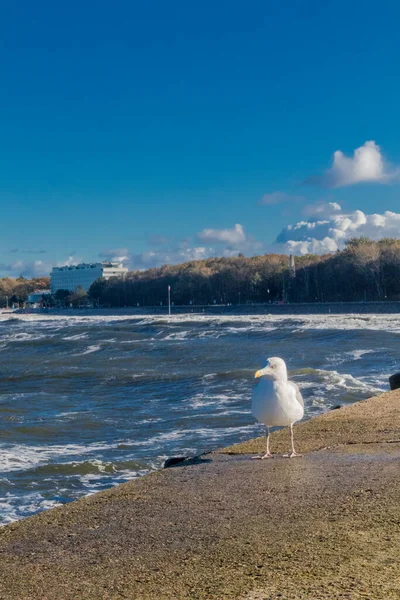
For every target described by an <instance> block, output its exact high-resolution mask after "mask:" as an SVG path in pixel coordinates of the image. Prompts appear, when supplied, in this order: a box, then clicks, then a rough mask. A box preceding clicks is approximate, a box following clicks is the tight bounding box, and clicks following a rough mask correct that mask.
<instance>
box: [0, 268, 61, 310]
mask: <svg viewBox="0 0 400 600" xmlns="http://www.w3.org/2000/svg"><path fill="white" fill-rule="evenodd" d="M48 289H50V277H34V278H33V279H25V277H22V275H21V276H20V277H17V278H13V277H3V278H1V279H0V307H1V308H5V307H6V306H7V305H8V306H12V305H13V304H17V305H22V304H24V303H25V302H26V301H27V299H28V295H29V294H32V293H33V292H35V291H36V290H48Z"/></svg>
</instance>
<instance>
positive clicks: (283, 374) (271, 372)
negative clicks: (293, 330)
mask: <svg viewBox="0 0 400 600" xmlns="http://www.w3.org/2000/svg"><path fill="white" fill-rule="evenodd" d="M254 377H255V378H256V379H258V378H259V377H265V378H267V379H282V380H284V381H286V380H287V369H286V363H285V361H284V360H283V359H282V358H278V357H277V356H273V357H272V358H269V359H268V360H267V364H266V365H265V367H264V368H263V369H260V370H259V371H257V372H256V374H255V375H254Z"/></svg>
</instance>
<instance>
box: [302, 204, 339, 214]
mask: <svg viewBox="0 0 400 600" xmlns="http://www.w3.org/2000/svg"><path fill="white" fill-rule="evenodd" d="M341 210H342V208H341V206H340V204H338V203H337V202H323V201H322V200H319V201H318V202H315V203H314V204H306V205H305V206H304V207H303V209H302V211H301V212H302V214H303V215H304V216H305V217H320V218H324V217H328V216H330V215H333V214H335V213H338V212H340V211H341Z"/></svg>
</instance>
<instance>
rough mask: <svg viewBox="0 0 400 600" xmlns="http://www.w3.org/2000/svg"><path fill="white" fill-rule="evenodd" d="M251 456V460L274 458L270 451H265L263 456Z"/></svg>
mask: <svg viewBox="0 0 400 600" xmlns="http://www.w3.org/2000/svg"><path fill="white" fill-rule="evenodd" d="M251 458H252V459H253V460H264V459H265V458H274V456H273V454H271V453H270V452H267V453H266V454H264V456H252V457H251Z"/></svg>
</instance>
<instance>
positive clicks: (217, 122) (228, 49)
mask: <svg viewBox="0 0 400 600" xmlns="http://www.w3.org/2000/svg"><path fill="white" fill-rule="evenodd" d="M82 4H83V6H82ZM399 19H400V6H399V5H398V3H397V2H395V1H394V0H393V1H386V2H385V1H383V2H380V3H376V2H372V1H369V0H364V1H363V2H361V1H358V0H353V1H352V2H348V1H347V2H344V1H342V0H339V1H337V2H335V3H334V4H332V3H325V2H321V1H309V2H307V1H306V0H301V1H294V0H286V1H285V2H269V1H265V0H263V1H258V0H255V1H250V2H246V3H244V2H235V1H232V0H231V1H229V2H225V1H215V0H214V1H212V2H211V1H210V0H204V1H203V2H202V3H191V2H187V1H185V2H182V1H180V0H176V1H175V2H173V3H166V2H159V1H154V2H152V1H150V2H147V3H139V2H135V1H129V2H128V1H126V2H122V1H115V2H113V3H109V2H103V1H97V2H96V3H94V2H87V3H82V2H79V3H78V2H76V1H70V2H69V3H67V4H65V3H64V4H62V3H61V4H60V3H55V2H47V1H42V2H41V1H38V2H36V3H32V2H27V1H21V2H19V3H8V5H5V4H4V3H3V5H2V7H1V8H0V47H1V52H0V63H1V65H0V66H1V76H2V93H1V96H0V131H1V142H2V143H1V144H0V194H1V199H2V202H1V205H2V218H1V226H0V227H1V229H0V232H1V236H0V275H7V274H19V273H20V272H24V273H25V274H32V273H41V272H46V271H48V270H49V269H50V268H51V265H53V264H57V263H64V262H65V261H66V260H70V261H72V262H73V261H77V260H86V261H89V260H90V261H92V260H98V259H99V257H111V256H113V255H115V256H127V257H128V262H129V264H130V266H132V267H138V268H143V267H145V266H153V265H155V264H161V263H163V262H175V261H176V262H179V261H180V260H184V259H190V258H192V257H202V256H207V255H210V254H211V255H213V254H222V253H225V254H226V255H230V254H234V253H235V252H238V251H243V252H244V253H245V254H254V253H258V252H265V251H268V250H270V249H280V250H282V251H294V252H297V253H301V252H305V251H309V250H312V251H321V252H322V251H325V250H327V249H329V248H330V245H331V246H332V244H331V243H330V242H324V240H325V238H327V239H328V240H333V245H334V244H336V245H339V246H340V244H341V243H343V240H344V239H345V238H346V236H347V237H349V236H350V233H349V232H350V230H351V232H352V233H354V234H355V235H359V234H360V235H361V234H366V233H367V234H369V235H372V236H373V237H379V236H380V235H381V234H382V235H384V234H385V235H386V234H387V233H389V234H391V235H397V233H398V235H399V237H400V220H399V221H398V220H397V211H398V205H399V201H398V196H399V185H400V183H399V177H398V173H397V168H398V165H400V145H399V144H398V140H397V137H398V122H399V116H398V115H399V110H398V106H399V99H400V98H399V95H400V94H399V93H400V79H399V77H398V64H399V62H400V45H399V44H398V22H399ZM372 141H374V142H375V144H376V145H375V146H372V145H369V146H368V145H366V146H365V143H366V142H372ZM357 148H361V154H360V156H359V158H360V160H359V161H358V162H357V160H358V159H357V158H356V159H354V155H353V153H354V151H355V150H356V149H357ZM337 150H340V151H342V152H343V153H344V155H346V156H347V157H348V158H349V159H350V162H348V161H347V162H346V160H345V159H344V161H341V159H340V156H339V159H338V161H336V163H335V167H334V168H333V170H331V171H329V169H331V167H332V164H333V153H334V152H335V151H337ZM353 159H354V160H353ZM364 159H365V160H364ZM360 169H361V171H360ZM277 192H278V193H279V194H278V195H275V196H271V194H274V193H277ZM264 197H265V198H264ZM262 198H264V203H262ZM260 201H261V202H260ZM337 205H340V208H341V209H339V208H338V207H337ZM355 211H362V214H364V216H365V219H363V218H362V217H360V214H359V212H355ZM385 211H391V212H392V213H395V214H394V216H392V215H390V214H388V213H386V214H385ZM374 213H378V216H380V217H381V218H380V219H377V218H375V217H373V215H374ZM348 215H350V217H348ZM348 218H350V221H351V226H350V228H349V227H348V226H347V228H346V223H347V221H345V219H348ZM382 219H383V220H382ZM315 221H319V222H320V223H321V222H322V225H318V226H315V225H309V224H306V225H301V226H298V227H297V229H293V228H292V229H291V230H290V229H289V230H287V229H285V227H286V226H287V225H289V224H291V225H294V224H296V223H299V222H306V223H314V222H315ZM235 226H239V228H238V227H236V228H235ZM311 229H312V230H313V231H311ZM282 230H284V231H282ZM293 232H294V233H293ZM313 232H314V234H315V235H311V234H312V233H313ZM338 232H339V233H338ZM292 233H293V235H292ZM279 235H280V237H279V240H280V245H277V244H276V238H277V236H279ZM313 240H315V242H314V241H313ZM290 242H292V244H291V245H290ZM332 248H333V246H332ZM71 257H72V258H71Z"/></svg>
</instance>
